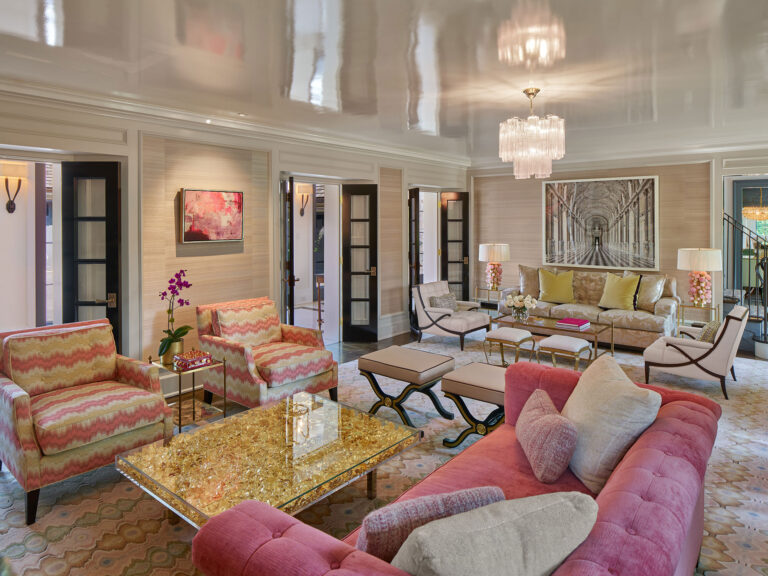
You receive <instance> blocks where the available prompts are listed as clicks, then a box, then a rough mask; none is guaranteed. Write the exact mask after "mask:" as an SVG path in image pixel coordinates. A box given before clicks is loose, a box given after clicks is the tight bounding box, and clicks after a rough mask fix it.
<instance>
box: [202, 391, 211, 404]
mask: <svg viewBox="0 0 768 576" xmlns="http://www.w3.org/2000/svg"><path fill="white" fill-rule="evenodd" d="M203 402H205V403H206V404H212V403H213V392H211V391H210V390H203Z"/></svg>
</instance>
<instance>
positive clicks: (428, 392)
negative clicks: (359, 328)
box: [360, 370, 453, 428]
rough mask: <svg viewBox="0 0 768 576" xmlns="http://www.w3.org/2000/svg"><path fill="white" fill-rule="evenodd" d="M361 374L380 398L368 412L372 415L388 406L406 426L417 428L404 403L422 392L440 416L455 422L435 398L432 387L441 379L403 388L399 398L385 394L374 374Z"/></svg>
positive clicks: (363, 372)
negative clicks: (416, 393) (415, 393)
mask: <svg viewBox="0 0 768 576" xmlns="http://www.w3.org/2000/svg"><path fill="white" fill-rule="evenodd" d="M360 374H362V375H363V376H365V378H366V379H367V380H368V382H369V384H370V385H371V388H372V389H373V392H374V394H376V396H378V398H379V400H378V401H377V402H376V403H375V404H374V405H373V406H371V409H370V410H368V412H369V413H370V414H376V412H378V411H379V408H381V407H382V406H386V407H388V408H392V409H393V410H394V411H395V412H397V415H398V416H400V419H401V420H402V421H403V424H405V425H406V426H410V427H412V428H415V426H414V425H413V423H412V422H411V418H410V416H408V413H407V412H406V411H405V408H404V407H403V403H404V402H405V401H406V400H407V399H408V397H409V396H410V395H411V394H413V393H414V392H420V393H422V394H424V395H425V396H426V397H427V398H429V399H430V400H431V401H432V404H433V405H434V407H435V410H437V411H438V413H439V414H440V416H442V417H443V418H445V419H447V420H453V414H452V413H451V412H448V411H447V410H446V409H445V408H443V405H442V404H440V400H438V398H437V396H435V392H434V390H432V387H433V386H434V385H435V384H437V383H438V382H440V378H438V379H437V380H433V381H432V382H427V383H426V384H408V386H406V387H405V388H403V390H402V391H401V392H400V394H398V395H397V396H390V395H389V394H387V393H386V392H384V390H382V389H381V386H379V383H378V381H377V380H376V375H375V374H373V372H368V371H367V370H361V371H360Z"/></svg>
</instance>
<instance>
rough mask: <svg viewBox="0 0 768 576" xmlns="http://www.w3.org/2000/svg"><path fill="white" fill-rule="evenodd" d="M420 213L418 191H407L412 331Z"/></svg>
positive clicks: (418, 270)
mask: <svg viewBox="0 0 768 576" xmlns="http://www.w3.org/2000/svg"><path fill="white" fill-rule="evenodd" d="M420 211H421V206H420V201H419V189H418V188H411V189H410V190H408V311H409V315H410V320H411V329H412V330H418V321H417V319H416V310H415V308H414V305H413V287H414V286H416V285H418V284H421V238H420V233H419V232H420V230H421V227H420V226H419V213H420Z"/></svg>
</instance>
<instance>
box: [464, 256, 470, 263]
mask: <svg viewBox="0 0 768 576" xmlns="http://www.w3.org/2000/svg"><path fill="white" fill-rule="evenodd" d="M464 264H469V256H464Z"/></svg>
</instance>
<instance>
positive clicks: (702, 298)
mask: <svg viewBox="0 0 768 576" xmlns="http://www.w3.org/2000/svg"><path fill="white" fill-rule="evenodd" d="M688 282H689V284H688V296H689V297H690V299H691V303H692V304H693V305H694V306H700V307H703V306H708V305H709V304H711V303H712V276H711V275H710V274H709V272H700V271H693V272H689V273H688Z"/></svg>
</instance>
